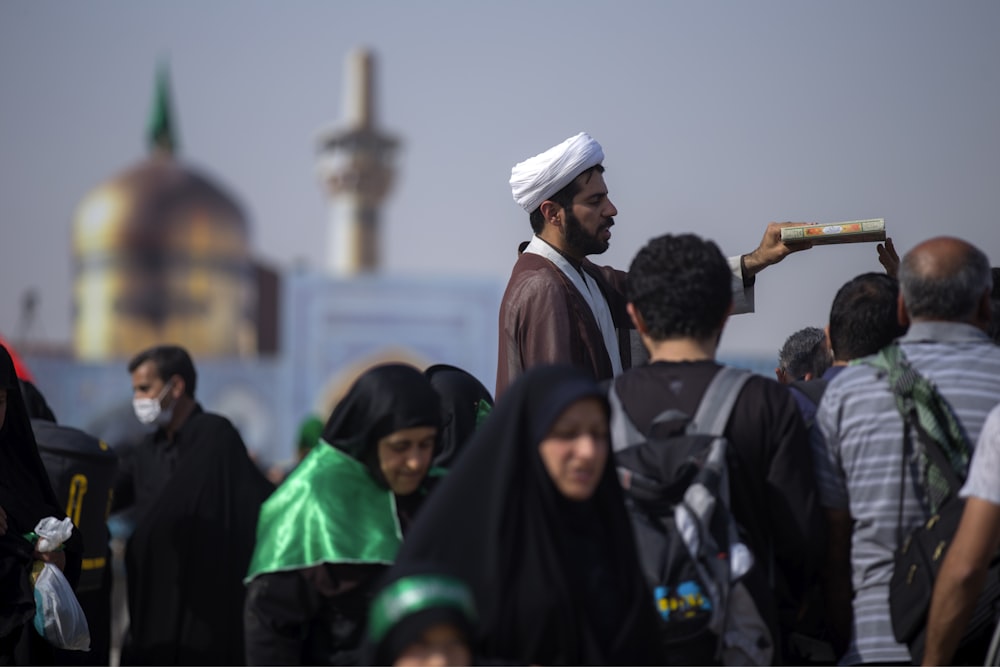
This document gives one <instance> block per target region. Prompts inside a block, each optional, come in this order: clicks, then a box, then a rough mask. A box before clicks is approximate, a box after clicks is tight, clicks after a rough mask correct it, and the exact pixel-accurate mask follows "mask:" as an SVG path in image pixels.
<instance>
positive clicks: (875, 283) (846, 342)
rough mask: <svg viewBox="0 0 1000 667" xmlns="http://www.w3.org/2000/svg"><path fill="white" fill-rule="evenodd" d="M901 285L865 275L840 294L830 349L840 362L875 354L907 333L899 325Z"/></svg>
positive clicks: (877, 275) (889, 278)
mask: <svg viewBox="0 0 1000 667" xmlns="http://www.w3.org/2000/svg"><path fill="white" fill-rule="evenodd" d="M898 298H899V281H897V280H896V279H895V278H893V277H892V276H889V275H887V274H885V273H875V272H872V273H862V274H861V275H859V276H856V277H854V278H852V279H851V280H848V281H847V282H846V283H844V285H843V286H842V287H841V288H840V289H839V290H837V295H836V296H835V297H833V305H832V306H831V307H830V349H831V350H832V351H833V357H834V359H836V360H837V361H851V360H852V359H860V358H861V357H866V356H868V355H869V354H875V353H876V352H878V351H879V350H881V349H882V348H883V347H885V346H886V345H888V344H889V343H891V342H892V341H894V340H895V339H896V338H898V337H900V336H902V335H903V334H904V333H906V328H905V327H904V326H903V325H902V324H900V323H899V318H898V316H897V300H898Z"/></svg>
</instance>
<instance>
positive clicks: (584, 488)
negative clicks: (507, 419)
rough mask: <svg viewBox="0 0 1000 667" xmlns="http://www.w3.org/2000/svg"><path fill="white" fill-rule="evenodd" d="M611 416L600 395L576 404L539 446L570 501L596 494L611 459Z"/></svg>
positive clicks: (543, 459)
mask: <svg viewBox="0 0 1000 667" xmlns="http://www.w3.org/2000/svg"><path fill="white" fill-rule="evenodd" d="M608 447H609V446H608V415H607V413H606V412H605V408H604V404H603V403H601V401H599V400H598V399H596V398H583V399H580V400H579V401H576V402H575V403H572V404H571V405H570V406H569V407H568V408H566V409H565V410H564V411H563V412H562V414H561V415H559V417H558V418H557V419H556V421H555V423H554V424H553V425H552V429H551V430H550V431H549V434H548V436H546V438H545V439H544V440H542V443H541V444H540V445H539V446H538V454H539V456H541V457H542V463H544V464H545V470H546V471H547V472H548V473H549V477H551V478H552V482H553V483H554V484H555V485H556V488H557V489H558V490H559V492H560V493H561V494H562V495H564V496H565V497H566V498H568V499H569V500H575V501H583V500H587V499H588V498H590V497H591V496H592V495H594V491H595V490H596V489H597V485H598V484H599V483H600V481H601V475H602V474H603V473H604V466H605V464H606V463H607V461H608Z"/></svg>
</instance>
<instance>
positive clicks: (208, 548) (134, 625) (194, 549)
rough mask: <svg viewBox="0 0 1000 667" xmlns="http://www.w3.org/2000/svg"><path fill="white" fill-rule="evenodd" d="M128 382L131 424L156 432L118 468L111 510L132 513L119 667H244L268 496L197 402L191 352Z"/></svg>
mask: <svg viewBox="0 0 1000 667" xmlns="http://www.w3.org/2000/svg"><path fill="white" fill-rule="evenodd" d="M128 370H129V373H131V375H132V405H133V408H134V410H135V416H136V418H137V419H138V420H139V421H140V422H142V423H144V424H149V425H155V426H156V430H155V431H153V432H151V433H150V434H149V435H147V436H146V438H145V439H144V440H143V441H142V443H140V444H139V446H138V447H136V448H135V449H134V450H133V451H132V452H131V454H130V455H129V456H127V457H123V458H122V460H121V469H120V471H119V475H118V478H117V480H116V483H115V491H114V500H113V503H112V507H111V509H112V511H118V510H122V509H126V508H129V507H134V508H135V509H136V511H137V512H136V528H135V532H134V533H133V534H132V536H131V537H130V538H129V541H128V545H127V547H126V552H125V563H126V571H127V573H128V607H129V622H130V627H129V630H128V633H127V635H126V637H125V641H124V645H123V646H122V656H121V664H123V665H126V664H160V665H174V664H202V665H234V664H245V660H244V655H243V620H242V619H243V599H244V587H243V583H242V578H243V575H244V574H246V571H247V567H248V566H249V563H250V556H251V554H252V552H253V545H254V539H255V532H256V527H257V514H258V512H259V509H260V504H261V503H262V502H263V501H264V499H266V498H267V496H268V495H270V493H271V491H272V490H273V486H272V485H271V483H270V482H268V481H267V480H266V479H265V478H264V476H263V475H262V474H261V472H260V471H259V470H258V468H257V466H256V465H255V464H254V463H253V461H251V459H250V457H249V455H248V454H247V450H246V446H245V445H244V444H243V439H242V438H241V437H240V434H239V432H237V430H236V428H235V427H234V426H233V424H232V423H231V422H230V421H229V420H228V419H226V418H225V417H223V416H221V415H216V414H212V413H210V412H206V411H204V410H203V409H202V407H201V405H199V404H198V402H197V400H195V394H194V391H195V385H196V382H197V374H196V372H195V369H194V364H193V362H192V361H191V357H190V356H189V355H188V353H187V351H186V350H184V349H183V348H181V347H178V346H175V345H160V346H156V347H153V348H150V349H148V350H145V351H143V352H140V353H139V354H137V355H136V356H135V357H133V358H132V360H131V361H130V362H129V364H128Z"/></svg>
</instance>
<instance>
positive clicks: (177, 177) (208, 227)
mask: <svg viewBox="0 0 1000 667" xmlns="http://www.w3.org/2000/svg"><path fill="white" fill-rule="evenodd" d="M205 235H208V237H210V238H211V239H212V245H213V247H214V251H215V253H214V254H224V255H234V256H239V257H242V256H246V255H247V252H248V244H247V237H248V227H247V223H246V220H245V218H244V215H243V212H242V210H241V208H240V206H239V204H237V203H236V201H235V200H234V199H233V198H232V197H230V196H229V195H228V194H226V193H225V192H224V191H223V190H222V189H221V188H220V187H219V186H217V185H215V184H214V183H213V182H212V181H211V180H209V179H208V178H206V177H205V176H202V175H201V174H199V173H198V172H196V171H193V170H191V169H187V168H185V167H184V166H182V165H181V164H180V163H179V162H178V161H176V160H175V159H174V158H173V157H172V156H171V155H169V154H164V153H159V154H156V155H153V156H151V157H150V158H148V159H147V160H144V161H143V162H141V163H139V164H137V165H136V166H134V167H132V168H131V169H128V170H126V171H125V172H123V173H122V174H120V175H119V176H117V177H115V178H114V179H112V180H111V181H109V182H108V183H105V184H104V185H101V186H99V187H98V188H96V189H95V190H94V191H93V192H91V193H90V194H89V195H87V196H86V197H85V198H84V200H83V202H82V203H81V204H80V207H79V209H78V210H77V215H76V224H75V228H74V235H73V251H74V254H76V256H77V257H78V258H80V259H83V258H85V257H86V256H87V255H90V254H92V253H96V254H100V255H103V254H105V253H108V252H112V253H118V252H129V251H137V252H142V251H143V250H144V249H153V248H158V249H160V250H162V251H168V250H170V249H173V250H182V249H190V250H195V249H196V248H197V246H198V245H200V244H201V243H203V242H204V241H205V240H206V239H205ZM191 245H194V246H196V247H195V248H190V247H189V246H191Z"/></svg>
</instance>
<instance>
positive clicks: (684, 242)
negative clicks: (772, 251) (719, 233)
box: [627, 234, 733, 341]
mask: <svg viewBox="0 0 1000 667" xmlns="http://www.w3.org/2000/svg"><path fill="white" fill-rule="evenodd" d="M732 290H733V288H732V271H731V270H730V268H729V263H728V262H727V261H726V258H725V257H724V256H723V255H722V252H721V251H720V250H719V247H718V246H717V245H715V243H713V242H712V241H709V240H706V239H702V238H700V237H698V236H696V235H694V234H679V235H672V234H665V235H663V236H659V237H657V238H654V239H653V240H652V241H650V242H649V243H647V244H646V245H645V246H644V247H643V248H642V249H641V250H639V252H638V254H636V256H635V258H634V259H633V260H632V264H631V266H630V267H629V275H628V289H627V296H628V300H629V301H630V302H631V303H632V304H633V305H634V306H635V308H636V309H637V310H638V311H639V314H640V315H642V318H643V320H645V322H646V325H647V326H648V327H649V336H650V337H651V338H653V340H657V341H659V340H666V339H670V338H694V339H696V340H706V339H708V338H710V337H711V336H713V335H715V334H717V332H718V331H719V327H720V326H721V324H722V322H723V320H724V319H725V317H726V315H727V314H728V312H729V308H730V306H731V305H732V302H733V291H732Z"/></svg>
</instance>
